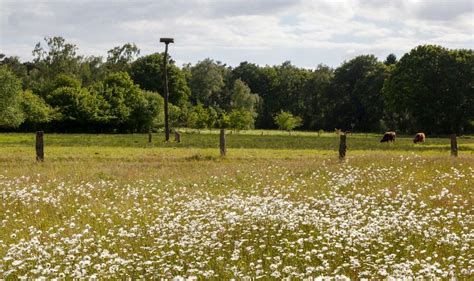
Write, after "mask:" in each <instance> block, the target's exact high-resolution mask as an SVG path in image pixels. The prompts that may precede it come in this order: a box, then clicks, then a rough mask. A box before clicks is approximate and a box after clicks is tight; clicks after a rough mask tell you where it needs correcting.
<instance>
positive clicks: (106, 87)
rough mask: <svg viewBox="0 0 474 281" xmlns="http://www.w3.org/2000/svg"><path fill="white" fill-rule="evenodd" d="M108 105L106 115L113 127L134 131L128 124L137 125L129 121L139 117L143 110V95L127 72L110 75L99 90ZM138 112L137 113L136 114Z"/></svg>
mask: <svg viewBox="0 0 474 281" xmlns="http://www.w3.org/2000/svg"><path fill="white" fill-rule="evenodd" d="M99 92H100V95H101V96H102V97H103V98H104V100H105V101H106V102H107V103H108V107H107V112H106V115H107V116H110V117H111V120H110V121H111V125H114V126H117V127H118V128H119V129H120V130H133V128H129V127H127V124H136V123H134V122H132V121H130V120H129V118H131V117H132V118H134V116H138V115H139V110H140V108H142V105H140V103H142V102H143V93H142V91H141V90H140V88H139V87H138V85H135V84H134V83H133V81H132V79H131V78H130V76H129V75H128V73H126V72H116V73H111V74H109V75H108V76H107V77H106V79H105V80H104V82H103V83H102V86H101V89H100V90H99ZM134 111H136V113H134Z"/></svg>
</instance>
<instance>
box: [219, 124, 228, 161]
mask: <svg viewBox="0 0 474 281" xmlns="http://www.w3.org/2000/svg"><path fill="white" fill-rule="evenodd" d="M219 145H220V150H221V156H225V154H226V152H227V151H226V148H225V130H224V129H221V136H220V141H219Z"/></svg>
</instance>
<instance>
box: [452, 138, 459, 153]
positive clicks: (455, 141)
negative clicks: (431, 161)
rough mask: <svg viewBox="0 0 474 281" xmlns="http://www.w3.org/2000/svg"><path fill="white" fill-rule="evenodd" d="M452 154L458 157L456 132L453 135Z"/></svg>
mask: <svg viewBox="0 0 474 281" xmlns="http://www.w3.org/2000/svg"><path fill="white" fill-rule="evenodd" d="M451 156H453V157H458V141H457V139H456V134H452V135H451Z"/></svg>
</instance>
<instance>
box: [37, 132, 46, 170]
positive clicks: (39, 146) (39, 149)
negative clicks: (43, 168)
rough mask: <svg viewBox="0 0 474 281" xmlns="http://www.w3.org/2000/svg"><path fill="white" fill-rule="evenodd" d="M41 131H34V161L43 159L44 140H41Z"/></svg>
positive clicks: (42, 133)
mask: <svg viewBox="0 0 474 281" xmlns="http://www.w3.org/2000/svg"><path fill="white" fill-rule="evenodd" d="M43 135H44V132H43V131H37V132H36V161H38V162H43V161H44V142H43Z"/></svg>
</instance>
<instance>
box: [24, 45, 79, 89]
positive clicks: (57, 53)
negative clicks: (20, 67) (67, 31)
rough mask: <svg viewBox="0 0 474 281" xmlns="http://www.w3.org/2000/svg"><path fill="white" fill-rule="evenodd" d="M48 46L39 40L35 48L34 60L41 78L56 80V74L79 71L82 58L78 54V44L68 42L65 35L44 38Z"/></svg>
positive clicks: (73, 73)
mask: <svg viewBox="0 0 474 281" xmlns="http://www.w3.org/2000/svg"><path fill="white" fill-rule="evenodd" d="M44 41H45V42H46V46H44V47H43V45H41V43H40V42H38V43H37V44H36V46H35V48H34V50H33V56H34V59H33V62H34V63H35V67H36V68H38V69H39V70H40V73H41V75H40V77H39V78H40V79H41V78H43V79H45V80H49V81H51V80H54V79H55V77H56V75H58V74H60V73H63V74H70V75H77V74H78V73H79V62H80V60H81V59H82V57H81V56H79V55H77V53H76V52H77V46H76V45H74V44H71V43H67V42H66V40H65V39H64V38H63V37H60V36H55V37H46V38H44Z"/></svg>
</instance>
